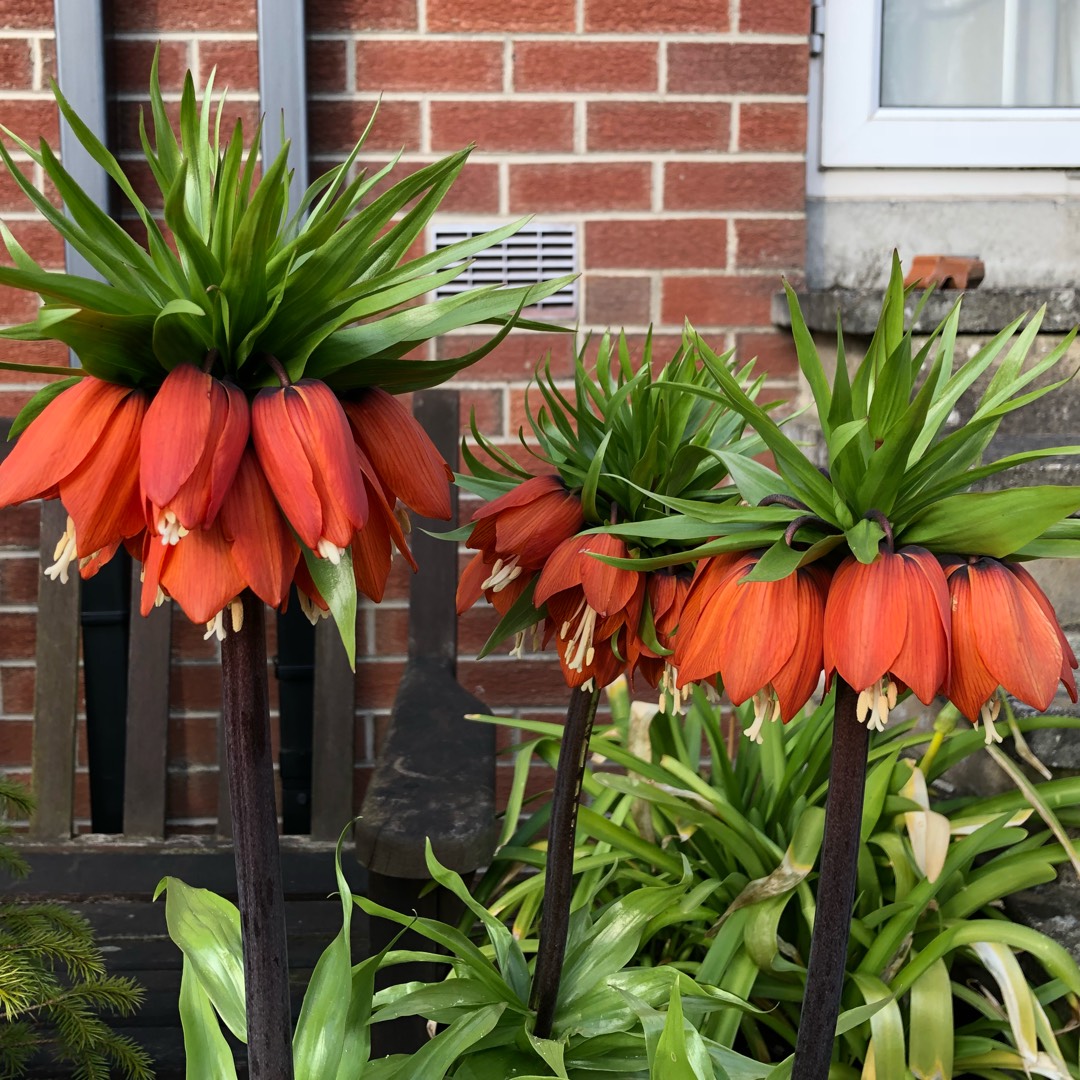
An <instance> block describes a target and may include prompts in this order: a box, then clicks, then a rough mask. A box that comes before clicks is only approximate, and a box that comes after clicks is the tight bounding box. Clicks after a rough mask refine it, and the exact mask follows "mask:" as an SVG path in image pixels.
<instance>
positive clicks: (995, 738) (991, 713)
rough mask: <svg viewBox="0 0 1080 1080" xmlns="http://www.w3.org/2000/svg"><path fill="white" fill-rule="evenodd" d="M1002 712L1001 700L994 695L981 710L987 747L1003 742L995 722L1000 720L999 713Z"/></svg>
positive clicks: (985, 702)
mask: <svg viewBox="0 0 1080 1080" xmlns="http://www.w3.org/2000/svg"><path fill="white" fill-rule="evenodd" d="M999 712H1001V698H999V697H998V696H997V694H994V696H993V697H991V698H987V699H986V701H984V702H983V705H982V708H981V709H980V710H979V719H980V720H981V721H982V723H983V732H984V734H985V736H986V745H987V746H989V745H990V744H991V743H997V742H1001V741H1002V739H1001V736H1000V735H999V734H998V731H997V728H995V727H994V721H995V720H996V719H997V718H998V713H999Z"/></svg>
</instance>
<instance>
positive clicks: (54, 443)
mask: <svg viewBox="0 0 1080 1080" xmlns="http://www.w3.org/2000/svg"><path fill="white" fill-rule="evenodd" d="M129 394H131V390H130V388H128V387H126V386H117V385H115V384H114V383H107V382H104V381H103V380H102V379H95V378H93V377H92V376H90V375H86V376H84V377H83V378H82V379H80V380H79V381H78V382H77V383H75V385H74V386H69V387H68V388H67V389H66V390H62V391H61V392H60V393H59V394H57V396H56V397H55V398H53V400H52V401H50V402H49V404H48V405H46V406H45V408H44V409H43V410H42V411H41V414H40V415H39V416H38V417H36V419H35V420H34V421H33V423H31V425H30V426H29V427H28V428H27V429H26V431H24V432H23V433H22V435H20V436H19V438H18V440H17V441H16V443H15V445H14V447H12V449H11V452H10V453H9V454H8V456H7V458H6V459H5V460H4V462H3V464H0V506H12V505H14V504H15V503H20V502H25V501H26V500H27V499H39V498H45V497H48V495H49V493H50V489H53V488H55V487H56V485H58V484H59V482H60V481H61V480H63V479H64V477H65V476H69V475H70V474H71V473H72V472H74V471H75V469H77V468H78V467H79V465H80V464H81V463H82V461H83V459H84V458H85V457H86V455H87V454H88V453H90V451H91V450H92V449H93V447H94V444H95V443H96V442H97V441H98V439H99V438H100V437H101V433H102V432H103V431H104V430H105V426H106V424H108V422H109V420H110V418H111V417H112V415H113V413H114V412H115V411H116V409H117V408H119V406H120V403H121V402H122V401H123V400H124V399H125V398H126V397H128V395H129Z"/></svg>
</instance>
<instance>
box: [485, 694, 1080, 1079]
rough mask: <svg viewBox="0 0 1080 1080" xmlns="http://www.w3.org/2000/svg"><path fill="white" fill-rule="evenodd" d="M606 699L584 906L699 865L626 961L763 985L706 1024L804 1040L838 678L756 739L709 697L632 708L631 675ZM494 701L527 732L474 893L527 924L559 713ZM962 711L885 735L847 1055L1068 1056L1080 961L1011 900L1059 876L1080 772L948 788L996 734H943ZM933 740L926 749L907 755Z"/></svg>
mask: <svg viewBox="0 0 1080 1080" xmlns="http://www.w3.org/2000/svg"><path fill="white" fill-rule="evenodd" d="M613 702H614V707H613V715H614V716H615V718H616V723H615V724H614V725H613V726H612V727H611V728H610V729H609V730H606V731H603V732H601V733H599V734H596V735H594V736H593V739H592V742H591V748H592V751H593V761H592V766H591V768H590V769H589V770H588V772H587V775H586V781H585V791H586V793H587V795H588V796H589V802H588V805H586V806H583V807H582V810H581V817H580V820H579V834H578V840H579V846H578V855H577V861H576V869H577V871H578V872H579V873H580V875H581V876H580V878H579V884H578V888H577V894H576V896H575V905H576V906H577V908H578V912H579V915H578V917H579V918H580V917H581V914H580V913H581V911H582V910H584V909H585V908H586V907H588V906H590V905H601V906H602V905H603V904H605V903H610V902H612V899H613V898H614V897H617V896H620V895H625V894H627V893H628V892H630V891H631V890H633V889H636V888H638V887H640V886H641V884H642V883H644V882H647V883H648V884H649V886H650V887H652V888H657V887H663V886H664V885H671V884H673V883H674V882H675V881H679V880H683V879H684V877H685V874H686V867H687V866H689V867H690V869H691V874H692V876H691V882H690V887H689V889H688V893H687V895H689V896H693V897H695V899H696V900H697V901H698V903H697V906H696V907H695V908H693V909H692V910H687V909H682V910H679V911H678V912H676V911H675V910H674V909H672V911H671V912H669V913H667V914H666V915H665V916H664V917H662V922H663V923H664V925H663V926H660V925H657V926H654V927H653V930H652V932H651V933H650V934H648V935H647V937H646V938H645V939H643V941H642V944H641V947H640V948H639V950H638V952H637V954H636V956H635V958H634V961H633V962H634V963H636V964H638V965H642V966H645V965H650V964H655V965H665V966H674V967H676V968H678V969H679V970H681V971H684V972H686V973H687V974H689V975H691V976H692V977H693V978H694V979H695V980H696V981H697V982H698V983H699V984H702V985H713V986H716V987H718V988H719V989H721V990H725V991H727V992H728V993H730V994H734V995H735V996H737V997H739V998H745V999H748V1000H750V1001H752V1002H753V1003H754V1004H756V1005H757V1006H759V1008H760V1009H761V1011H760V1012H750V1011H734V1010H728V1011H726V1012H717V1013H715V1014H713V1015H710V1016H707V1017H703V1018H702V1024H701V1028H700V1032H701V1035H702V1037H703V1038H706V1039H709V1040H711V1041H712V1042H715V1043H716V1044H718V1045H722V1046H727V1047H734V1048H736V1049H737V1050H739V1051H741V1052H743V1053H750V1054H752V1055H753V1056H755V1057H756V1058H758V1059H760V1060H761V1061H763V1062H781V1061H783V1060H784V1059H785V1058H786V1057H787V1056H788V1054H789V1053H790V1051H791V1050H792V1049H793V1047H794V1045H795V1039H796V1032H797V1029H798V1023H799V1015H800V1006H801V1002H802V998H803V990H804V984H805V979H806V963H807V957H808V953H809V947H810V935H811V930H812V927H813V922H814V914H815V897H816V895H817V890H819V889H821V888H824V887H826V886H827V883H822V882H820V881H818V880H817V879H816V878H815V876H814V874H813V868H814V864H815V860H816V858H817V854H818V849H819V847H820V845H821V837H822V826H823V819H824V811H823V809H822V806H823V802H824V798H825V794H826V789H827V775H828V757H829V748H830V742H829V739H828V738H827V733H828V729H829V725H830V723H831V721H832V716H831V711H832V704H831V699H826V702H825V704H823V705H822V706H821V707H820V708H818V709H817V710H815V711H813V712H811V713H807V714H805V715H802V716H801V717H799V718H798V719H797V720H795V721H793V722H792V723H790V724H789V725H787V726H782V725H766V727H765V730H764V731H763V732H762V734H763V736H764V738H763V741H762V743H761V744H760V745H758V744H756V743H754V742H752V741H749V740H746V739H741V740H739V741H738V742H736V741H735V740H738V739H739V733H740V732H741V729H742V724H743V723H744V722H745V720H746V719H747V718H746V717H745V716H742V715H741V714H742V712H743V710H738V711H736V713H734V714H732V716H731V717H730V723H729V722H728V721H729V718H728V717H722V714H721V712H720V711H719V710H718V709H717V708H715V707H713V706H711V705H710V704H709V703H708V702H707V701H706V700H705V699H704V697H703V696H698V697H697V698H696V699H695V702H694V705H693V707H692V708H691V709H690V710H689V711H688V713H687V714H686V715H685V716H673V715H668V714H664V713H660V714H657V715H656V716H655V718H654V717H653V713H654V712H655V710H654V709H652V708H648V709H645V710H641V711H640V712H639V710H638V709H634V710H631V709H630V707H629V705H628V703H627V701H626V698H625V691H623V692H622V694H621V695H620V694H616V695H615V696H614V698H613ZM1010 719H1011V722H1012V725H1013V728H1014V731H1016V732H1019V733H1021V734H1020V735H1019V736H1018V737H1019V738H1021V739H1022V732H1025V731H1032V730H1036V729H1039V728H1046V727H1068V728H1077V727H1080V720H1076V719H1073V718H1062V717H1033V718H1029V719H1023V720H1020V721H1015V718H1010ZM499 722H503V723H512V724H514V725H515V726H517V727H519V728H521V729H523V730H524V731H526V732H528V733H530V734H531V735H532V736H533V738H532V739H531V740H530V741H528V742H526V743H524V744H523V745H522V747H521V748H520V749H519V751H518V753H519V757H518V767H517V773H516V783H515V785H514V789H513V793H512V795H511V800H510V809H509V813H508V818H507V822H506V830H505V832H504V838H505V840H506V844H505V846H504V847H503V848H502V850H501V852H500V854H499V856H498V857H497V860H496V862H495V863H494V865H493V866H492V868H491V870H490V871H489V873H488V875H487V876H486V879H485V880H484V881H482V882H481V883H480V886H479V887H478V889H477V896H478V897H479V898H480V899H481V900H482V901H485V902H487V903H489V906H490V909H491V911H492V913H493V914H495V915H497V916H499V917H501V918H513V927H514V933H515V935H516V936H518V937H528V936H529V935H530V934H531V933H532V932H533V930H532V928H533V926H534V924H535V921H536V916H537V911H538V908H539V906H540V901H541V898H542V891H543V884H544V880H543V874H542V873H537V874H534V875H528V874H527V875H525V876H522V875H521V874H520V873H519V871H520V870H521V869H522V868H527V867H536V868H537V869H542V866H543V846H544V845H543V841H542V840H541V839H540V836H541V832H542V829H543V827H544V824H545V821H546V816H547V815H546V811H547V807H546V806H541V807H539V808H537V809H536V812H535V813H534V814H533V815H532V816H531V817H530V818H528V819H527V820H522V819H520V818H519V816H518V815H519V813H520V810H521V806H522V800H523V791H524V784H525V780H526V777H527V774H528V766H529V764H530V762H534V761H535V759H536V757H537V756H539V757H540V758H542V759H544V760H547V761H549V762H552V761H554V758H555V755H556V753H557V740H558V736H559V728H558V726H557V725H554V724H543V723H538V722H531V721H506V720H504V719H503V720H500V721H499ZM949 726H950V722H949V720H948V717H943V718H942V722H941V724H940V727H941V730H938V731H936V732H935V731H929V732H928V731H925V730H919V729H918V727H917V722H916V720H914V719H909V720H907V721H906V722H903V723H895V724H893V723H890V725H889V728H888V729H887V731H886V732H883V733H881V734H878V735H876V736H875V738H874V741H873V743H872V746H871V751H870V769H869V775H868V779H867V796H866V801H865V804H864V811H863V817H862V824H861V835H862V841H863V842H862V848H861V853H860V859H859V883H858V899H857V903H856V909H855V913H854V918H853V920H852V931H851V946H850V949H849V954H848V965H847V976H846V985H845V992H844V1005H845V1007H846V1009H847V1015H848V1016H849V1018H850V1017H852V1016H856V1015H857V1013H856V1010H858V1009H859V1008H860V1007H862V1006H867V1007H872V1006H876V1007H877V1009H876V1011H875V1012H874V1013H873V1015H872V1016H870V1017H868V1018H864V1022H862V1023H858V1024H855V1025H854V1026H852V1027H850V1028H849V1030H847V1031H845V1032H844V1033H843V1035H842V1036H841V1038H840V1039H838V1040H837V1043H836V1050H835V1055H834V1062H835V1064H834V1069H835V1070H836V1071H835V1075H837V1076H855V1075H858V1074H859V1072H860V1071H861V1070H869V1074H870V1075H877V1076H900V1077H902V1076H904V1075H906V1074H907V1070H910V1072H911V1073H913V1074H914V1075H915V1076H918V1077H931V1076H943V1077H948V1076H953V1075H968V1076H986V1077H999V1076H1004V1075H1006V1074H1010V1073H1017V1072H1029V1071H1037V1072H1039V1073H1040V1074H1041V1075H1047V1076H1061V1077H1070V1076H1073V1077H1075V1076H1077V1075H1080V1073H1078V1071H1077V1067H1076V1062H1077V1049H1078V1044H1077V1038H1076V1034H1075V1032H1073V1031H1072V1030H1071V1027H1072V1023H1073V1021H1074V1019H1075V1015H1076V1009H1077V995H1078V994H1080V968H1078V967H1077V965H1076V963H1075V962H1074V961H1073V960H1072V958H1071V957H1070V956H1069V954H1068V953H1067V952H1066V951H1065V950H1064V949H1063V948H1062V947H1061V946H1060V945H1058V944H1057V943H1056V942H1054V941H1052V940H1051V939H1050V938H1048V937H1046V936H1045V935H1044V934H1041V933H1039V932H1038V931H1036V930H1034V929H1031V928H1029V927H1026V926H1021V925H1019V924H1017V923H1015V922H1012V921H1011V920H1009V919H1008V917H1007V916H1006V915H1005V914H1004V913H1003V911H1002V910H1001V907H1000V901H1001V899H1002V898H1003V897H1005V896H1008V895H1010V894H1012V893H1015V892H1017V891H1019V890H1021V889H1025V888H1029V887H1031V886H1033V885H1036V884H1039V883H1041V882H1046V881H1050V880H1053V879H1054V878H1055V877H1056V874H1057V867H1058V865H1060V864H1062V863H1064V862H1066V861H1067V860H1068V859H1069V856H1070V849H1069V842H1068V840H1067V837H1066V834H1065V832H1064V829H1063V826H1066V825H1078V824H1080V809H1078V802H1080V778H1069V779H1063V780H1055V781H1051V782H1047V783H1040V784H1037V785H1036V784H1031V783H1029V782H1027V781H1026V780H1022V783H1023V784H1024V790H1023V791H1021V790H1017V791H1016V792H1015V793H1014V794H1010V795H1005V796H997V797H995V798H992V799H986V798H979V797H973V796H972V797H967V796H965V797H956V798H952V799H950V800H948V801H944V800H942V799H940V798H939V797H937V796H936V795H935V794H934V791H933V784H934V781H935V780H936V779H937V778H938V777H940V776H941V775H942V774H943V773H944V772H945V771H946V770H947V769H948V768H949V767H950V766H951V765H953V764H954V763H956V762H958V761H960V760H962V759H963V758H965V757H968V756H970V755H972V754H976V753H981V752H983V750H982V744H983V739H982V736H981V735H980V734H979V733H978V732H976V731H974V730H971V729H964V730H955V731H952V732H951V733H950V734H948V735H947V736H946V731H945V729H947V728H948V727H949ZM928 743H929V744H930V745H929V748H928V747H927V744H928ZM735 746H737V751H736V750H735V749H734V748H735ZM703 750H704V752H703ZM920 751H924V753H923V756H922V758H921V760H920V759H919V758H918V757H917V756H913V755H917V754H918V753H919V752H920ZM994 752H995V753H998V754H1000V751H996V749H995V751H994ZM611 766H617V767H618V771H611V770H610V767H611ZM1011 772H1012V773H1013V774H1017V773H1018V770H1016V768H1015V766H1012V767H1011ZM1033 802H1034V803H1035V804H1037V806H1038V809H1039V814H1040V815H1045V820H1044V817H1043V816H1039V815H1036V814H1033V813H1032V809H1033V807H1032V803H1033ZM1055 832H1056V833H1057V835H1058V836H1060V837H1061V840H1059V839H1058V838H1057V836H1055ZM1062 840H1064V846H1063V843H1062ZM1073 857H1074V858H1075V855H1074V856H1073ZM1021 953H1023V954H1027V956H1026V958H1025V962H1024V967H1023V968H1021V965H1020V961H1019V960H1018V954H1021ZM1029 979H1030V983H1029V981H1028V980H1029ZM1068 1063H1071V1064H1068ZM863 1075H867V1073H865V1072H864V1073H863Z"/></svg>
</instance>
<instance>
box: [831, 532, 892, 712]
mask: <svg viewBox="0 0 1080 1080" xmlns="http://www.w3.org/2000/svg"><path fill="white" fill-rule="evenodd" d="M903 562H904V560H903V558H902V557H901V556H899V555H895V554H890V553H889V552H882V553H881V554H880V555H878V557H877V558H876V559H875V560H874V561H873V562H872V563H869V564H864V563H861V562H859V561H858V560H857V559H856V558H855V556H854V555H851V556H848V558H846V559H845V560H844V561H843V562H842V563H841V564H840V566H839V568H838V569H837V571H836V573H835V574H834V575H833V579H832V583H831V585H830V586H829V598H828V600H827V601H826V604H825V639H824V659H825V670H826V672H827V673H828V672H832V671H834V670H835V671H838V672H839V673H840V676H841V678H843V679H844V680H845V681H846V682H847V683H848V684H849V685H850V686H852V687H853V688H854V689H855V690H856V691H860V692H861V691H863V690H865V689H867V687H869V686H872V685H873V684H874V683H875V682H877V680H878V679H880V678H882V677H883V676H884V675H885V674H886V673H887V672H888V671H890V670H891V668H892V665H893V661H894V660H895V659H896V657H897V654H898V653H899V652H900V649H901V647H902V646H903V644H904V637H905V635H906V633H907V595H906V592H905V589H906V585H907V583H906V580H905V574H904V566H903Z"/></svg>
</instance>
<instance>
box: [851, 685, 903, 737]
mask: <svg viewBox="0 0 1080 1080" xmlns="http://www.w3.org/2000/svg"><path fill="white" fill-rule="evenodd" d="M896 694H897V690H896V683H894V682H893V681H892V679H890V678H889V676H888V675H884V676H882V678H880V679H878V681H877V682H876V683H874V684H873V686H868V687H867V688H866V689H865V690H863V691H861V692H860V693H859V702H858V705H857V706H856V709H855V716H856V719H857V720H858V721H859V723H860V724H867V723H868V724H869V725H870V730H871V731H884V730H885V725H886V724H887V723H888V722H889V712H890V711H891V710H892V709H895V708H896Z"/></svg>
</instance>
